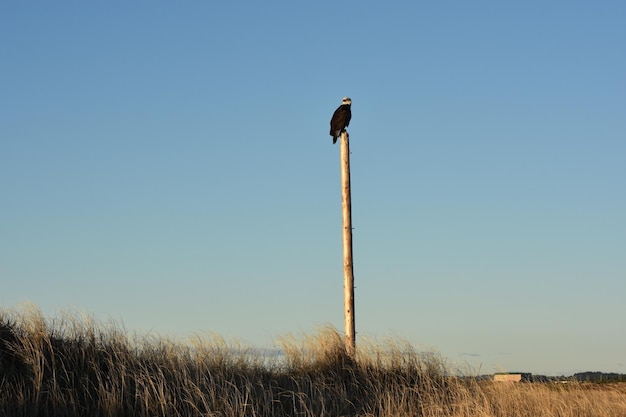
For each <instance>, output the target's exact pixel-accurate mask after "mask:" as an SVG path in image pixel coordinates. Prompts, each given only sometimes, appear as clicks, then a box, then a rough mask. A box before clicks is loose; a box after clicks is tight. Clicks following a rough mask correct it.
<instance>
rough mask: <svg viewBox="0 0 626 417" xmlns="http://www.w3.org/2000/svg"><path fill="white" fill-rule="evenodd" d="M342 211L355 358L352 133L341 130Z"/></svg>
mask: <svg viewBox="0 0 626 417" xmlns="http://www.w3.org/2000/svg"><path fill="white" fill-rule="evenodd" d="M340 145H341V213H342V220H343V305H344V322H345V330H346V353H347V354H348V356H349V357H350V358H352V359H354V356H355V353H356V331H355V326H354V273H353V269H352V198H351V195H350V135H348V132H346V131H345V130H344V131H343V132H341V140H340Z"/></svg>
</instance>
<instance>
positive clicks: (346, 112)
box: [330, 97, 352, 144]
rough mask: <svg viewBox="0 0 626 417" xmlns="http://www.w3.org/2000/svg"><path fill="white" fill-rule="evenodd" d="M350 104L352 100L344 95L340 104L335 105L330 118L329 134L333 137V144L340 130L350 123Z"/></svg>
mask: <svg viewBox="0 0 626 417" xmlns="http://www.w3.org/2000/svg"><path fill="white" fill-rule="evenodd" d="M351 104H352V100H350V97H344V98H343V100H341V106H339V107H337V110H335V112H334V113H333V117H332V119H330V136H332V137H333V144H335V143H337V138H338V137H339V136H340V135H341V132H343V131H344V130H345V129H346V127H348V125H349V124H350V119H351V118H352V111H351V110H350V105H351Z"/></svg>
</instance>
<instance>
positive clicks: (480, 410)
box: [0, 307, 626, 417]
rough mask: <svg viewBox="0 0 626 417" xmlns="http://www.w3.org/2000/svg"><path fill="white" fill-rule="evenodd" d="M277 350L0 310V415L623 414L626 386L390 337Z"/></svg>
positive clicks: (334, 335) (291, 342)
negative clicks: (353, 347)
mask: <svg viewBox="0 0 626 417" xmlns="http://www.w3.org/2000/svg"><path fill="white" fill-rule="evenodd" d="M280 344H281V346H282V351H283V352H284V356H281V357H264V356H263V355H262V354H261V353H259V352H255V351H254V350H251V349H249V348H246V347H242V346H239V345H237V344H235V343H228V342H226V341H225V340H223V339H221V338H219V337H217V336H212V337H208V338H202V337H196V338H194V339H192V340H190V341H189V342H188V343H185V344H182V343H174V342H173V341H169V340H167V339H163V338H147V337H143V338H142V337H129V336H128V335H127V334H126V332H125V331H123V329H120V328H119V327H117V326H116V325H115V324H113V323H105V324H102V323H96V322H94V321H93V320H91V319H90V318H89V317H86V316H81V315H72V314H65V315H62V316H61V318H56V319H53V320H46V319H45V318H44V317H43V316H42V314H41V312H40V311H39V310H38V309H36V308H32V307H31V308H26V309H22V310H20V311H0V417H5V416H6V417H9V416H10V417H12V416H137V417H141V416H185V417H188V416H223V417H231V416H233V417H235V416H237V417H244V416H245V417H248V416H259V417H260V416H277V417H279V416H294V417H295V416H316V417H325V416H333V417H338V416H388V417H398V416H429V417H439V416H442V417H443V416H455V417H469V416H477V417H522V416H523V417H526V416H528V417H543V416H550V417H553V416H559V417H574V416H576V417H593V416H598V417H617V416H620V417H623V416H625V415H626V390H625V389H624V385H619V384H616V385H604V386H602V387H599V386H597V385H587V384H572V385H562V386H561V385H558V386H557V385H553V384H539V383H532V384H494V383H491V382H477V381H475V380H473V379H468V378H457V377H454V376H451V375H450V372H449V370H448V368H447V366H446V364H445V361H443V360H442V358H440V357H439V356H438V355H436V354H432V353H424V352H417V351H415V350H414V348H413V347H412V346H411V345H410V344H408V343H398V342H397V341H387V342H384V343H364V342H362V341H360V342H359V346H358V349H359V350H358V355H357V358H356V361H352V360H351V359H350V358H349V357H347V356H346V354H345V351H344V345H343V340H342V337H341V336H340V335H339V334H338V332H337V331H336V330H335V329H333V328H324V329H321V330H320V331H319V332H318V333H317V334H315V335H313V336H303V337H300V338H298V337H294V336H288V337H285V338H283V339H282V340H281V341H280Z"/></svg>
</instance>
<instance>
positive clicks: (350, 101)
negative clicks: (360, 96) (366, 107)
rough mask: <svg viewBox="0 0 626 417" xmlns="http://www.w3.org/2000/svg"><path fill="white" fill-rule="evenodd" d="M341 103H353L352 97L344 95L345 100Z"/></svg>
mask: <svg viewBox="0 0 626 417" xmlns="http://www.w3.org/2000/svg"><path fill="white" fill-rule="evenodd" d="M341 104H352V100H351V99H350V97H344V98H343V100H341Z"/></svg>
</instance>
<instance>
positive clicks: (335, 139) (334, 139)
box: [333, 135, 337, 145]
mask: <svg viewBox="0 0 626 417" xmlns="http://www.w3.org/2000/svg"><path fill="white" fill-rule="evenodd" d="M335 143H337V136H336V135H335V136H333V145H334V144H335Z"/></svg>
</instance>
